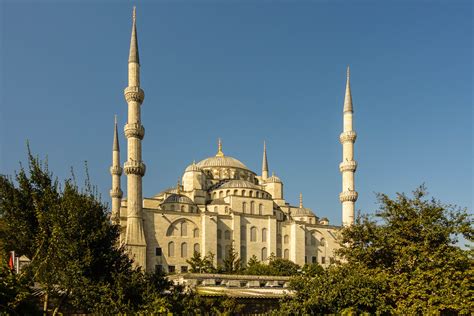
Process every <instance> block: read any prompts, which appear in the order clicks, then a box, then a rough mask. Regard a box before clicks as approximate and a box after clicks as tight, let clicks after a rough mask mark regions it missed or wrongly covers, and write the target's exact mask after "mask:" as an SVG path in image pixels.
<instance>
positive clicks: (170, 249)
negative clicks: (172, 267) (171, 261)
mask: <svg viewBox="0 0 474 316" xmlns="http://www.w3.org/2000/svg"><path fill="white" fill-rule="evenodd" d="M168 256H169V257H174V242H173V241H170V242H169V243H168Z"/></svg>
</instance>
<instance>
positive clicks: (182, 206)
mask: <svg viewBox="0 0 474 316" xmlns="http://www.w3.org/2000/svg"><path fill="white" fill-rule="evenodd" d="M181 212H183V213H184V205H181Z"/></svg>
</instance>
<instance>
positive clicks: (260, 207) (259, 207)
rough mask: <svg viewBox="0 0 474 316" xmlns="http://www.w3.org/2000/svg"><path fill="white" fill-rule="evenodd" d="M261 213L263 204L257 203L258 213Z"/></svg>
mask: <svg viewBox="0 0 474 316" xmlns="http://www.w3.org/2000/svg"><path fill="white" fill-rule="evenodd" d="M262 214H263V204H259V205H258V215H262Z"/></svg>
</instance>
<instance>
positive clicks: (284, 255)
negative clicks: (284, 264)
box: [283, 249, 290, 259]
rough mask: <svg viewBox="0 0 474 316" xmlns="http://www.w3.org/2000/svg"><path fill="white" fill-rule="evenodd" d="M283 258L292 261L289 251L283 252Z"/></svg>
mask: <svg viewBox="0 0 474 316" xmlns="http://www.w3.org/2000/svg"><path fill="white" fill-rule="evenodd" d="M283 258H284V259H290V251H289V250H288V249H285V251H284V252H283Z"/></svg>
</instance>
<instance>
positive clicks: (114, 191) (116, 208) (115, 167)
mask: <svg viewBox="0 0 474 316" xmlns="http://www.w3.org/2000/svg"><path fill="white" fill-rule="evenodd" d="M110 174H111V175H112V188H111V189H110V198H111V199H112V222H113V223H114V224H120V204H121V200H122V196H123V192H122V190H121V185H120V177H121V175H122V168H121V167H120V147H119V142H118V131H117V117H115V126H114V142H113V146H112V166H111V167H110Z"/></svg>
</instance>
